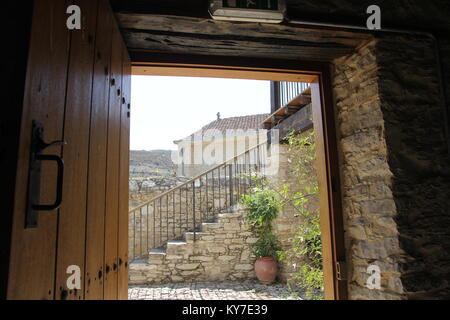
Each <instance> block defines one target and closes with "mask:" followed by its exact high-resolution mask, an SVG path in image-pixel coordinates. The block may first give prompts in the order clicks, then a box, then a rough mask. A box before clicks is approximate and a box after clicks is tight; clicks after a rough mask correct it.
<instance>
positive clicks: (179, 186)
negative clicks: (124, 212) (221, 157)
mask: <svg viewBox="0 0 450 320" xmlns="http://www.w3.org/2000/svg"><path fill="white" fill-rule="evenodd" d="M266 144H267V142H263V143H260V144H258V145H256V146H254V147H252V148H250V149H248V150H246V151H244V152H242V153H240V154H238V155H237V156H234V157H232V158H230V159H228V160H226V161H225V162H222V163H221V164H219V165H217V166H215V167H214V168H211V169H208V170H206V171H205V172H203V173H201V174H199V175H198V176H195V177H194V178H192V179H190V180H188V181H186V182H184V183H182V184H180V185H178V186H176V187H173V188H172V189H170V190H167V191H164V192H163V193H161V194H159V195H157V196H156V197H154V198H152V199H150V200H148V201H147V202H146V203H144V204H141V205H139V206H137V207H135V208H133V209H131V210H130V212H131V211H134V210H139V209H140V208H142V207H145V206H146V205H148V204H149V203H150V202H153V201H155V200H158V198H162V197H164V196H166V195H167V194H168V193H171V192H172V191H174V190H176V189H180V188H182V187H185V186H187V185H189V184H192V182H193V181H195V180H198V179H200V178H202V177H204V176H206V175H207V174H209V173H211V172H212V171H214V170H217V169H218V168H221V167H223V166H225V165H227V164H228V163H229V162H231V161H233V160H235V159H237V158H239V157H240V156H242V155H244V154H246V153H248V152H250V151H252V150H254V149H256V148H258V147H260V146H263V145H266Z"/></svg>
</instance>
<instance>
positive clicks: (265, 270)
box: [255, 257, 278, 284]
mask: <svg viewBox="0 0 450 320" xmlns="http://www.w3.org/2000/svg"><path fill="white" fill-rule="evenodd" d="M277 271H278V267H277V263H276V262H275V260H274V259H273V258H272V257H264V258H258V259H256V261H255V273H256V277H257V278H258V280H259V281H261V282H262V283H264V284H270V283H272V282H274V281H275V278H276V276H277Z"/></svg>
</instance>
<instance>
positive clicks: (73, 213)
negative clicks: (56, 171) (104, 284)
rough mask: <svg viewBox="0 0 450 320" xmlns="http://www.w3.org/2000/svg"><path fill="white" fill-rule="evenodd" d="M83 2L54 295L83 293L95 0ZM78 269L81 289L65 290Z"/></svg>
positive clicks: (73, 61) (74, 42)
mask: <svg viewBox="0 0 450 320" xmlns="http://www.w3.org/2000/svg"><path fill="white" fill-rule="evenodd" d="M74 3H75V4H76V5H78V6H79V7H80V8H81V12H82V24H81V30H76V31H73V32H72V39H71V52H70V62H69V71H68V83H67V98H66V110H65V118H64V140H65V141H66V142H67V144H66V145H65V146H64V147H63V159H64V162H65V172H64V186H63V195H64V201H63V203H62V206H61V208H60V210H59V224H58V251H57V260H56V283H55V293H56V299H76V300H80V299H83V298H84V288H83V286H84V285H83V282H84V257H85V227H86V192H87V176H88V174H87V173H88V153H89V127H90V113H91V94H92V71H93V70H92V66H93V64H94V48H95V29H96V23H97V4H98V1H96V0H77V1H75V2H74ZM71 265H76V266H79V267H80V269H81V275H82V279H81V284H82V287H81V290H77V289H74V290H68V289H67V287H66V282H67V278H68V276H69V275H68V274H67V267H69V266H71Z"/></svg>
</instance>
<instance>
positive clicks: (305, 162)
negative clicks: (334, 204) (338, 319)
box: [279, 132, 324, 299]
mask: <svg viewBox="0 0 450 320" xmlns="http://www.w3.org/2000/svg"><path fill="white" fill-rule="evenodd" d="M285 139H286V141H287V144H288V161H289V164H290V168H291V172H290V175H291V178H292V179H293V181H295V182H296V183H295V186H292V185H291V184H284V185H283V187H282V190H281V191H280V192H279V194H280V195H281V197H282V199H283V204H284V205H290V206H291V207H292V208H294V209H295V212H296V215H297V216H301V217H302V219H301V220H302V223H301V225H300V226H299V227H298V229H297V233H296V234H295V236H294V237H293V238H292V239H291V247H290V248H289V249H288V250H284V251H282V252H280V254H279V259H280V261H285V262H287V263H289V264H290V265H292V266H293V267H294V273H293V274H292V276H291V279H290V281H289V287H290V289H291V292H292V293H293V294H297V292H298V290H302V291H304V292H305V293H306V296H307V298H309V299H322V298H323V287H324V280H323V270H322V242H321V233H320V217H319V210H318V208H317V201H316V200H317V199H318V194H319V188H318V184H317V176H316V173H315V168H314V161H315V143H314V134H313V133H312V132H309V133H303V134H296V133H294V132H291V133H290V134H289V135H288V136H287V137H286V138H285Z"/></svg>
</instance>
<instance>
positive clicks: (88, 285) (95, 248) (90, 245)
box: [85, 0, 113, 299]
mask: <svg viewBox="0 0 450 320" xmlns="http://www.w3.org/2000/svg"><path fill="white" fill-rule="evenodd" d="M98 12H99V16H98V24H97V34H101V35H102V36H100V37H97V39H96V53H95V63H94V75H93V92H92V106H91V128H90V143H89V172H88V192H87V215H86V219H87V221H86V272H85V298H86V299H103V275H104V269H103V259H104V255H105V252H104V250H105V241H104V240H105V239H104V237H105V232H104V228H105V224H104V223H105V192H106V165H105V164H106V148H107V141H108V140H107V133H108V106H109V84H110V82H109V81H110V77H109V70H110V60H111V46H112V43H111V40H112V37H111V35H112V23H113V20H112V19H113V17H112V15H111V11H110V10H109V4H108V1H107V0H100V2H99V9H98Z"/></svg>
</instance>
